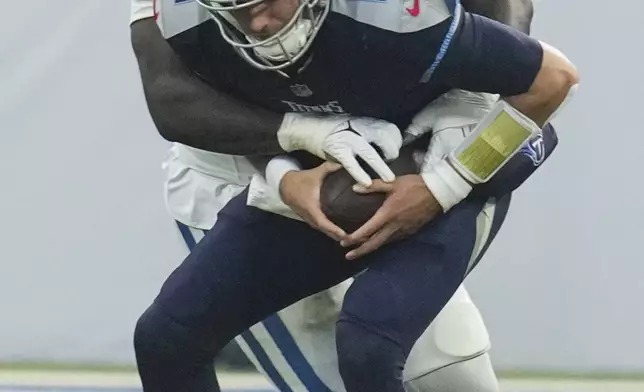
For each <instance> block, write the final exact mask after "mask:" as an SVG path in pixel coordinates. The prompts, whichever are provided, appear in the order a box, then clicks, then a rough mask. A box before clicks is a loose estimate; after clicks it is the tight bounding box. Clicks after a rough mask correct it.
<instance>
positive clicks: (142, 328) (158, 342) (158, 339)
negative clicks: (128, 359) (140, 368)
mask: <svg viewBox="0 0 644 392" xmlns="http://www.w3.org/2000/svg"><path fill="white" fill-rule="evenodd" d="M163 324H165V323H164V322H162V321H161V316H160V314H159V312H158V311H157V310H156V307H155V306H154V305H152V306H151V307H149V308H148V309H147V310H146V311H145V312H144V313H143V314H142V315H141V317H139V319H138V321H137V323H136V327H135V328H134V352H135V354H136V359H137V362H139V363H146V362H148V361H150V360H155V359H160V358H161V357H163V356H164V353H163V351H164V350H163V349H162V348H163V346H164V344H163V336H164V335H166V334H167V333H164V331H163V330H164V329H165V328H164V326H163Z"/></svg>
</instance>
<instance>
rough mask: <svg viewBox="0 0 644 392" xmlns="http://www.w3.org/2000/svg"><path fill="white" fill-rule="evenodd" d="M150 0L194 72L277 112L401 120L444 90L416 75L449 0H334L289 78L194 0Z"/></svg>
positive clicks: (431, 58)
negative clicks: (233, 39)
mask: <svg viewBox="0 0 644 392" xmlns="http://www.w3.org/2000/svg"><path fill="white" fill-rule="evenodd" d="M155 3H156V4H155V7H156V9H155V14H156V15H157V21H158V23H159V26H160V28H161V30H162V32H163V34H164V37H166V39H167V40H168V42H169V43H170V45H171V46H172V47H173V49H174V50H175V51H176V52H177V53H178V54H179V55H180V56H181V58H182V59H183V60H184V61H185V62H186V64H187V65H188V66H189V67H190V68H191V69H193V70H194V71H195V72H196V73H197V74H198V75H199V76H200V77H201V78H203V79H204V80H206V81H207V82H209V83H211V84H213V85H215V86H216V87H217V88H220V89H223V90H225V91H227V92H229V93H230V94H232V95H235V96H237V97H239V98H241V99H243V100H246V101H249V102H253V103H255V104H258V105H260V106H262V107H265V108H267V109H271V110H274V111H277V112H292V111H294V112H318V113H349V114H352V115H355V116H367V117H376V118H380V119H384V120H387V121H390V122H394V123H396V124H398V125H406V124H407V123H408V122H409V121H410V119H411V117H412V116H413V115H414V114H416V113H417V112H418V110H419V109H420V108H422V107H423V106H425V105H426V104H427V103H429V102H430V101H432V100H433V99H435V98H436V97H438V96H439V95H441V94H442V93H444V92H446V91H447V90H449V88H448V87H447V86H444V85H438V84H435V83H433V80H430V81H429V83H423V82H421V80H423V77H424V76H426V74H427V71H428V69H430V67H431V66H432V64H433V63H434V62H435V60H436V57H437V53H436V52H437V51H436V50H428V48H439V47H440V46H441V44H442V43H443V40H444V38H445V37H446V36H449V33H450V32H453V29H454V28H455V27H456V25H457V22H452V18H450V16H451V15H452V13H455V12H456V15H457V16H458V15H460V7H459V6H456V3H457V2H456V1H449V0H448V1H443V0H424V1H420V12H419V13H418V15H417V16H412V14H411V13H410V12H408V11H407V10H406V8H409V7H410V4H405V3H404V2H403V1H395V0H391V1H378V2H374V1H359V0H333V3H332V8H331V11H330V13H329V16H328V17H327V19H326V21H325V23H324V25H323V26H322V29H321V30H320V32H319V34H318V36H317V38H316V39H315V41H314V43H313V46H312V48H311V51H310V53H311V57H308V56H305V57H304V59H303V60H302V61H301V64H296V65H294V66H293V67H292V68H293V70H297V69H299V68H302V67H303V65H306V66H305V67H303V69H302V70H301V71H300V72H299V73H298V72H290V75H291V77H290V78H286V77H284V76H282V75H279V74H278V73H276V72H271V71H261V70H258V69H255V68H253V67H251V66H249V64H248V63H246V62H245V61H244V60H243V59H242V58H241V57H240V56H239V55H238V54H237V53H236V52H235V51H234V50H233V49H232V48H231V47H230V45H229V44H227V43H226V41H225V40H224V39H223V38H222V37H221V34H220V32H219V29H218V27H217V25H216V23H214V21H213V20H212V19H211V18H210V14H209V13H208V11H207V10H205V9H204V8H203V7H200V6H199V5H198V4H197V3H196V2H194V1H177V0H158V1H156V2H155ZM454 19H456V20H458V19H459V18H458V17H456V18H454ZM430 27H431V29H430ZM437 29H438V30H440V32H438V33H437ZM429 30H432V32H431V34H430V33H429ZM392 59H395V61H392ZM375 81H378V82H377V83H375ZM423 81H424V80H423Z"/></svg>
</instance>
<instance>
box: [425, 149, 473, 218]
mask: <svg viewBox="0 0 644 392" xmlns="http://www.w3.org/2000/svg"><path fill="white" fill-rule="evenodd" d="M420 176H421V177H422V178H423V181H424V182H425V185H427V188H428V189H429V191H430V192H432V195H434V198H435V199H436V201H438V203H439V204H440V205H441V207H443V211H444V212H447V211H449V210H450V209H451V208H452V207H454V206H455V205H457V204H458V203H460V202H461V201H462V200H463V199H465V198H466V197H467V195H469V194H470V192H471V191H472V185H470V184H469V183H468V182H467V181H465V179H464V178H463V177H461V175H460V174H458V172H457V171H456V170H454V168H453V167H452V166H450V164H449V163H448V162H447V160H446V159H441V160H440V161H438V162H436V164H434V165H432V166H430V167H429V168H427V169H426V170H425V171H423V172H422V173H421V174H420Z"/></svg>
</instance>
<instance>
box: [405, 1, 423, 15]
mask: <svg viewBox="0 0 644 392" xmlns="http://www.w3.org/2000/svg"><path fill="white" fill-rule="evenodd" d="M406 9H407V12H409V15H411V16H418V14H420V0H414V6H413V7H412V8H406Z"/></svg>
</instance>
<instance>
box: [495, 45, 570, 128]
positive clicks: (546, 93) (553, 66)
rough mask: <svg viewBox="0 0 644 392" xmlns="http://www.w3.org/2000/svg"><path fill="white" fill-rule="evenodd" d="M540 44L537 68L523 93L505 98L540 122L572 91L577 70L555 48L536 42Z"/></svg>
mask: <svg viewBox="0 0 644 392" xmlns="http://www.w3.org/2000/svg"><path fill="white" fill-rule="evenodd" d="M540 43H541V46H542V48H543V59H542V61H541V69H540V70H539V72H538V73H537V76H536V78H535V80H534V82H533V83H532V86H531V87H530V90H529V91H528V92H527V93H526V94H522V95H519V96H515V97H510V98H507V100H508V102H509V103H510V104H512V105H513V106H515V107H516V108H517V109H519V110H520V111H522V112H523V113H524V114H526V115H528V116H529V117H531V118H532V119H533V120H534V121H535V122H536V123H537V124H539V125H541V126H543V125H545V123H546V122H547V121H548V119H549V118H551V117H552V115H553V113H554V112H556V111H557V110H558V109H559V107H560V106H562V104H563V103H564V101H566V99H567V98H569V96H571V94H572V93H573V92H574V89H575V88H576V86H577V85H578V84H579V80H580V77H579V72H578V71H577V68H576V67H575V66H574V65H573V63H572V62H571V61H570V60H568V58H567V57H566V56H565V55H564V54H563V53H561V52H560V51H559V50H557V49H556V48H554V47H552V46H550V45H548V44H546V43H543V42H540Z"/></svg>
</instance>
